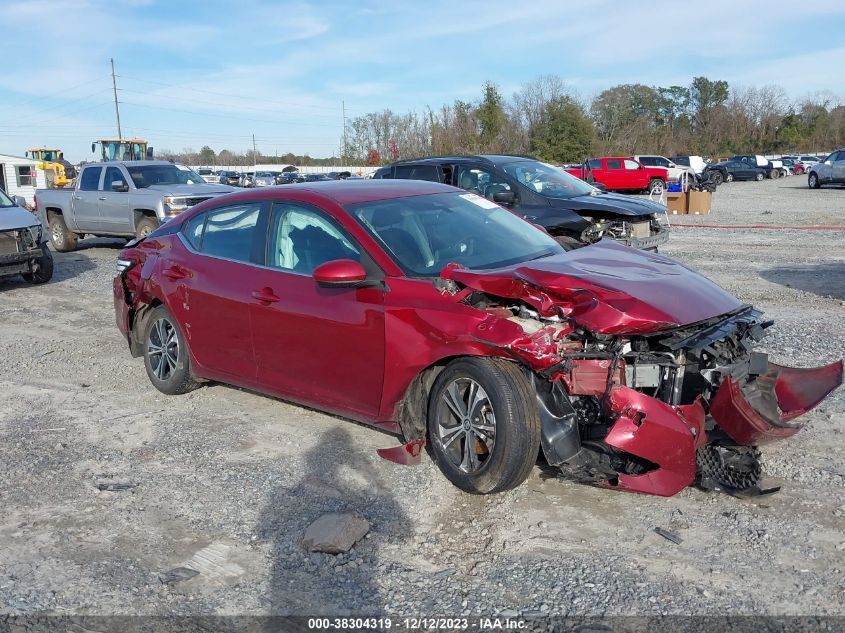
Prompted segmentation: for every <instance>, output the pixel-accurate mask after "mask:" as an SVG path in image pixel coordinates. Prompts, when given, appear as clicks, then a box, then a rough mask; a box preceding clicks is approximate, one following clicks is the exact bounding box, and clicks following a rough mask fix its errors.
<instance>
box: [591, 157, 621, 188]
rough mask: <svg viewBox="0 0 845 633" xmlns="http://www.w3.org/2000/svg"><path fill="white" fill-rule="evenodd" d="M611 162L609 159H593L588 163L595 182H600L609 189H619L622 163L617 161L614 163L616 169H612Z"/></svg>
mask: <svg viewBox="0 0 845 633" xmlns="http://www.w3.org/2000/svg"><path fill="white" fill-rule="evenodd" d="M610 160H611V159H607V158H593V159H591V160H589V161H588V162H587V165H588V166H589V168H590V174H591V175H592V176H593V180H594V181H595V182H600V183H601V184H603V185H604V186H605V187H607V188H608V189H618V188H619V175H620V171H619V170H621V169H622V161H620V160H616V162H614V163H613V165H614V167H613V168H612V169H611V165H610V164H609V163H610Z"/></svg>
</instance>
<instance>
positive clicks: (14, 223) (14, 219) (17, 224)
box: [0, 207, 41, 231]
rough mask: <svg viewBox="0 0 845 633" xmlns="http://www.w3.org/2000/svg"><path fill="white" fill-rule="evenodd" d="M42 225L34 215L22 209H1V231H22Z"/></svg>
mask: <svg viewBox="0 0 845 633" xmlns="http://www.w3.org/2000/svg"><path fill="white" fill-rule="evenodd" d="M37 224H41V222H39V221H38V218H36V217H35V216H34V215H32V214H31V213H30V212H29V211H27V210H26V209H21V208H20V207H0V231H11V230H13V229H22V228H24V227H27V226H35V225H37Z"/></svg>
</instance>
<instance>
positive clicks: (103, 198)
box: [97, 196, 106, 200]
mask: <svg viewBox="0 0 845 633" xmlns="http://www.w3.org/2000/svg"><path fill="white" fill-rule="evenodd" d="M105 199H106V197H105V196H103V197H102V198H97V200H105Z"/></svg>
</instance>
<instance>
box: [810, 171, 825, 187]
mask: <svg viewBox="0 0 845 633" xmlns="http://www.w3.org/2000/svg"><path fill="white" fill-rule="evenodd" d="M807 185H809V187H810V189H818V188H819V187H821V186H822V184H821V183H820V182H819V177H818V175H817V174H816V173H815V172H812V171H811V172H810V175H809V177H808V178H807Z"/></svg>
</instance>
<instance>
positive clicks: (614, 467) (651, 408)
mask: <svg viewBox="0 0 845 633" xmlns="http://www.w3.org/2000/svg"><path fill="white" fill-rule="evenodd" d="M447 272H448V271H447ZM454 277H456V278H457V277H463V279H461V281H467V282H470V283H472V286H471V287H475V288H478V290H475V291H472V292H470V291H469V290H465V291H461V292H460V294H459V296H460V297H461V298H460V300H461V301H462V302H464V303H466V304H469V305H472V306H473V307H475V308H477V309H480V310H485V311H486V312H488V313H489V315H490V316H489V318H488V319H486V320H484V321H482V322H481V323H480V325H479V326H478V328H477V331H476V332H475V333H474V336H475V338H476V339H477V340H478V341H480V342H486V343H488V344H489V345H490V346H492V347H495V348H496V349H498V350H500V352H501V353H503V354H506V355H509V356H510V357H512V358H514V359H515V360H517V361H519V362H520V363H522V364H523V365H525V366H526V367H527V369H528V373H529V374H530V376H531V380H532V382H533V385H534V387H535V389H536V392H537V403H538V408H539V411H540V418H541V423H542V440H541V446H542V449H543V452H544V454H545V457H546V460H547V461H548V463H549V464H551V465H553V466H558V467H559V468H561V470H563V471H564V472H566V473H569V474H572V475H574V476H575V477H576V478H578V479H580V480H584V481H590V482H593V483H596V484H598V485H603V486H607V487H615V488H619V489H622V490H628V491H632V492H641V493H648V494H656V495H663V496H670V495H674V494H676V493H677V492H679V491H680V490H682V489H683V488H684V487H686V486H689V485H691V484H693V483H695V482H699V483H701V485H702V486H704V487H708V488H716V489H721V490H726V491H734V490H748V489H752V488H755V487H756V486H757V484H758V483H759V480H760V475H761V468H760V463H759V456H760V454H759V451H758V450H757V446H758V445H760V444H764V443H766V442H770V441H773V440H777V439H783V438H785V437H789V436H791V435H793V434H795V433H796V432H797V431H798V430H800V428H801V427H802V426H803V424H802V422H801V421H800V420H799V419H798V417H799V416H800V415H802V414H804V413H806V412H807V411H809V410H811V409H812V408H813V407H815V406H816V405H818V404H819V403H820V402H821V401H822V400H823V399H824V398H825V397H827V396H828V395H829V394H830V393H831V392H832V391H833V390H834V389H836V388H837V387H838V386H840V385H841V384H842V382H843V364H842V362H841V361H838V362H835V363H832V364H830V365H826V366H824V367H819V368H815V369H795V368H789V367H782V366H780V365H776V364H774V363H772V362H770V361H769V359H768V356H767V355H766V354H763V353H760V352H756V351H754V347H755V345H756V344H757V342H758V341H760V340H761V339H762V338H763V336H764V335H765V330H766V329H767V328H768V327H769V326H771V325H772V322H771V321H764V320H763V319H762V314H761V313H760V312H758V311H757V310H755V309H754V308H752V307H750V306H743V305H741V304H740V305H739V306H738V307H733V306H732V308H733V309H731V310H729V311H727V312H724V313H722V314H719V315H717V316H709V317H707V318H704V319H701V320H699V321H695V322H692V323H687V324H683V323H681V324H678V323H677V321H683V320H682V319H677V320H676V322H675V323H674V324H671V323H667V322H668V321H669V320H670V318H675V317H676V316H677V315H678V314H679V313H680V311H681V310H682V309H680V308H679V309H677V310H676V311H675V314H674V315H672V314H669V313H668V312H669V309H668V308H661V309H660V310H655V312H658V313H659V315H655V316H657V317H658V318H659V319H660V320H661V323H656V324H654V326H653V327H649V323H648V321H647V317H648V316H650V315H648V307H647V306H642V305H640V304H637V303H636V302H629V305H631V306H632V310H634V311H635V313H636V318H634V317H632V316H631V314H625V313H624V311H622V309H623V308H624V307H625V301H624V300H615V299H614V300H615V303H614V302H613V301H611V302H610V303H609V304H603V301H602V300H601V298H600V293H599V292H596V291H594V289H591V290H590V291H588V292H586V294H585V292H578V291H577V289H576V290H574V291H571V292H569V294H568V295H567V296H566V297H563V296H562V295H561V293H560V292H558V287H552V286H549V285H545V284H544V285H541V284H538V283H530V282H528V281H527V279H526V277H527V275H526V274H523V271H520V272H519V273H518V274H517V275H515V276H514V277H512V278H511V280H509V281H508V280H505V279H496V280H495V281H494V282H490V281H489V280H481V282H484V283H477V284H476V283H474V282H475V281H476V280H470V279H469V277H468V275H464V274H461V275H457V274H455V275H454ZM582 288H583V285H582ZM494 292H496V294H495V295H494V294H493V293H494ZM499 293H501V294H499ZM496 295H498V296H496ZM503 297H504V298H503ZM710 297H711V304H712V305H715V304H716V302H717V301H722V302H723V303H728V302H726V301H724V300H722V299H721V298H720V297H719V296H718V295H717V293H716V292H715V291H711V292H710ZM588 300H589V301H590V302H591V304H590V305H589V306H586V307H585V306H584V304H583V302H584V301H588ZM664 305H667V306H668V304H664ZM683 309H685V310H688V311H689V310H691V308H690V307H685V308H683ZM599 320H603V321H604V322H605V323H606V325H607V327H606V328H604V329H603V330H602V329H601V328H600V327H598V326H597V322H598V321H599ZM587 323H589V325H587ZM514 325H518V326H519V328H516V329H519V330H520V333H521V334H520V335H519V336H514V335H513V332H514V329H515V328H514V327H513V326H514Z"/></svg>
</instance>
